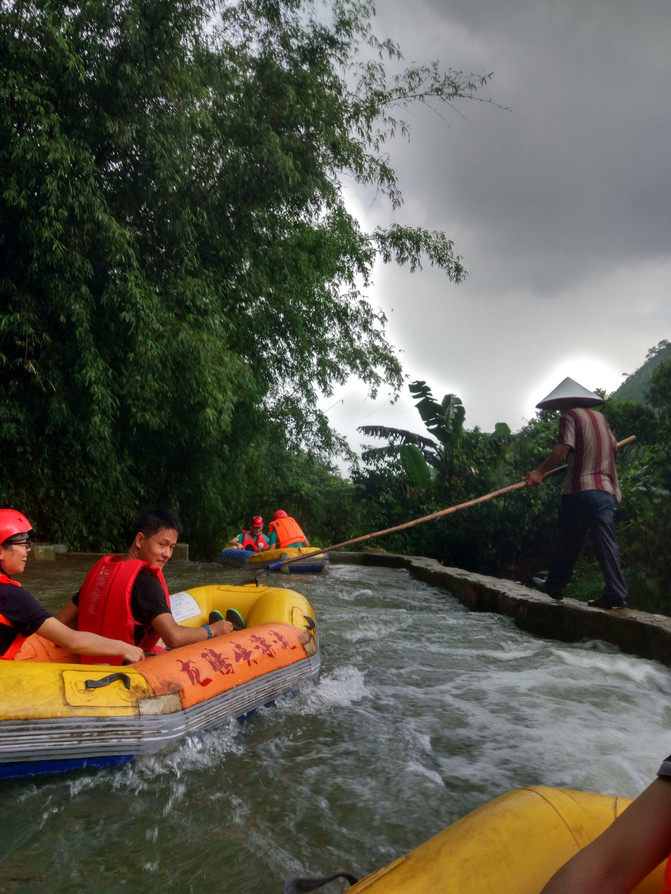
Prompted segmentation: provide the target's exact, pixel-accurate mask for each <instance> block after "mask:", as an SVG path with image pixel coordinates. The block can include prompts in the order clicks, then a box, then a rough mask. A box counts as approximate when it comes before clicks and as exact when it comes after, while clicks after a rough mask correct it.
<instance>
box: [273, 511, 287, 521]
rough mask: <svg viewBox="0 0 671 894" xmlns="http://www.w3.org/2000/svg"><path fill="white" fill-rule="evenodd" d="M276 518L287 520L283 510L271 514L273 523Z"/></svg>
mask: <svg viewBox="0 0 671 894" xmlns="http://www.w3.org/2000/svg"><path fill="white" fill-rule="evenodd" d="M278 518H289V516H288V515H287V514H286V512H285V511H284V509H278V510H277V512H274V513H273V521H277V519H278Z"/></svg>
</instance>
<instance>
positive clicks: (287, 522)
mask: <svg viewBox="0 0 671 894" xmlns="http://www.w3.org/2000/svg"><path fill="white" fill-rule="evenodd" d="M291 546H310V543H309V541H308V538H307V537H306V536H305V534H304V533H303V531H302V529H301V526H300V525H299V524H298V522H297V521H296V519H295V518H292V517H291V516H290V515H287V513H286V512H285V511H284V509H278V510H277V511H276V512H275V513H273V520H272V521H271V523H270V548H271V549H286V548H287V547H291Z"/></svg>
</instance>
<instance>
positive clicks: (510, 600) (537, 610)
mask: <svg viewBox="0 0 671 894" xmlns="http://www.w3.org/2000/svg"><path fill="white" fill-rule="evenodd" d="M329 557H330V561H331V562H332V563H333V564H334V565H335V564H339V563H340V564H352V565H378V566H384V567H391V568H405V569H407V570H408V572H409V573H410V576H411V577H414V578H416V579H417V580H421V581H423V582H424V583H427V584H431V585H432V586H434V587H441V588H443V589H444V590H447V591H448V592H449V593H451V594H452V596H454V597H455V598H456V599H458V600H459V602H460V603H461V604H462V605H463V606H465V607H466V608H467V609H469V610H470V611H475V612H495V613H496V614H499V615H506V616H508V617H510V618H512V619H513V621H514V622H515V624H516V626H517V627H519V628H520V630H526V631H527V632H528V633H533V634H537V635H539V636H544V637H547V638H548V639H556V640H560V641H562V642H580V641H584V640H595V639H598V640H602V641H604V642H607V643H610V644H611V645H613V646H617V647H618V648H619V649H621V650H622V651H623V652H627V653H629V654H630V655H638V656H639V657H640V658H652V659H654V660H656V661H660V662H662V664H665V665H668V666H669V667H671V618H667V617H665V616H664V615H653V614H648V613H647V612H639V611H635V610H634V609H629V608H626V609H618V610H617V611H604V610H603V609H599V608H590V607H589V606H588V605H587V603H585V602H578V600H576V599H564V600H563V601H562V602H555V600H553V599H550V598H549V597H548V596H544V595H542V594H541V593H538V592H537V591H535V590H531V589H529V587H525V586H524V585H523V584H520V583H516V582H514V581H509V580H501V579H499V578H496V577H487V576H486V575H484V574H473V573H471V572H469V571H463V570H462V569H460V568H446V567H445V566H444V565H441V564H440V563H439V562H437V561H436V560H435V559H425V558H422V557H420V556H398V555H393V554H391V553H383V552H359V553H346V552H335V551H334V552H332V553H330V554H329Z"/></svg>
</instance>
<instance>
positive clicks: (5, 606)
mask: <svg viewBox="0 0 671 894" xmlns="http://www.w3.org/2000/svg"><path fill="white" fill-rule="evenodd" d="M32 530H33V528H32V525H31V524H30V522H29V521H28V519H27V518H26V517H25V515H23V514H22V513H21V512H18V511H17V510H16V509H0V658H3V659H4V660H6V661H11V660H13V659H14V658H15V657H16V654H17V652H18V651H19V649H20V648H21V646H22V644H23V642H24V641H25V640H26V639H27V638H28V637H29V636H31V635H32V634H33V633H39V635H40V636H42V637H44V639H48V640H49V641H50V642H52V643H55V644H56V645H58V646H63V647H64V648H67V649H70V651H72V652H76V653H78V654H81V655H100V656H105V657H109V658H110V659H117V660H119V659H121V660H122V661H126V662H133V661H141V660H142V659H143V658H144V652H143V651H142V649H139V648H138V647H137V646H134V645H130V644H129V643H125V642H122V641H121V640H117V639H109V638H107V637H104V636H98V635H97V634H95V633H84V632H82V631H79V630H72V629H71V628H70V627H67V626H66V625H65V624H62V623H61V622H60V621H59V620H57V619H56V618H54V617H53V616H52V615H51V614H50V613H49V612H48V611H47V610H46V609H44V608H42V606H41V605H40V604H39V602H37V600H36V599H35V598H34V596H32V595H31V594H30V593H29V592H28V590H26V589H24V588H23V587H22V586H21V584H20V583H18V581H15V580H14V579H13V578H14V577H15V576H16V575H19V574H23V572H24V570H25V567H26V562H27V561H28V553H29V552H30V535H31V533H32Z"/></svg>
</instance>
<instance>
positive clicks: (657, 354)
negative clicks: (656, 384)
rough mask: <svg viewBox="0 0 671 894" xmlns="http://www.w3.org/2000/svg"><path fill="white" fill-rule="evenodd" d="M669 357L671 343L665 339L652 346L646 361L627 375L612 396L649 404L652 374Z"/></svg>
mask: <svg viewBox="0 0 671 894" xmlns="http://www.w3.org/2000/svg"><path fill="white" fill-rule="evenodd" d="M669 359H671V344H670V343H669V342H668V341H667V340H666V339H663V340H662V341H660V342H659V344H658V345H656V346H655V347H654V348H650V350H649V351H648V353H647V356H646V358H645V363H644V364H643V365H642V366H641V367H639V368H638V369H637V370H636V371H635V372H633V373H632V374H631V375H629V376H627V378H626V379H625V381H624V382H623V383H622V384H621V385H620V387H619V388H618V389H617V391H615V392H614V393H613V394H612V395H611V397H612V398H613V399H614V400H615V401H631V402H632V403H635V404H638V405H640V406H647V405H648V388H649V386H650V379H651V377H652V374H653V373H654V371H655V369H656V368H657V366H658V365H659V364H660V363H663V362H665V361H668V360H669Z"/></svg>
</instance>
